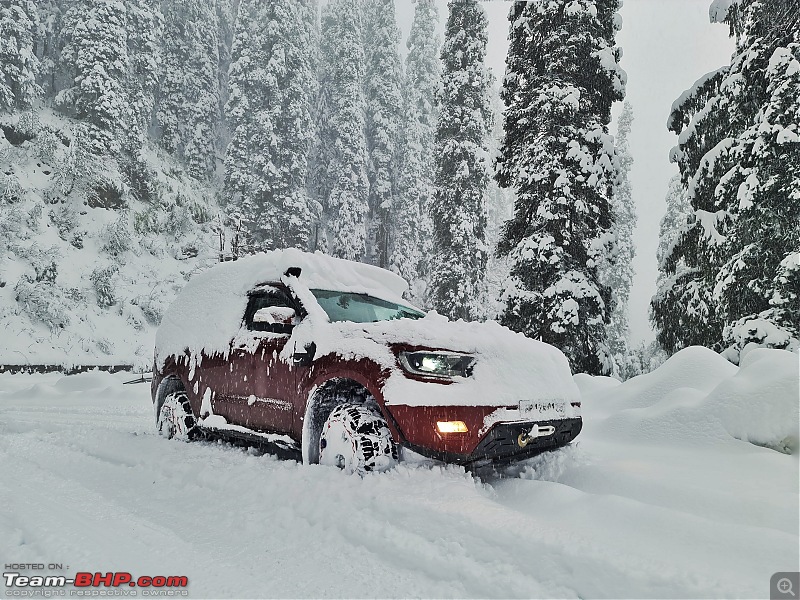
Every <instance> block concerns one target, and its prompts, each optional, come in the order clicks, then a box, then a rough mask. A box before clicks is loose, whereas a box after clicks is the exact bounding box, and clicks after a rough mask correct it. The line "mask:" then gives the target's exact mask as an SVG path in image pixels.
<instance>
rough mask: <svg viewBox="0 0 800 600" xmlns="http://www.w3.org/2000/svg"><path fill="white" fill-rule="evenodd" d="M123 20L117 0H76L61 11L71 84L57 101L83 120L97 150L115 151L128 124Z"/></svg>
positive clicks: (63, 59)
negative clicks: (65, 10) (66, 9)
mask: <svg viewBox="0 0 800 600" xmlns="http://www.w3.org/2000/svg"><path fill="white" fill-rule="evenodd" d="M127 26H128V21H127V10H126V7H125V4H124V3H123V2H121V0H76V2H75V3H74V4H73V5H72V7H71V8H70V9H69V10H68V11H67V13H66V15H65V17H64V31H63V35H64V37H65V39H66V45H65V46H64V49H63V50H62V52H61V62H62V64H63V66H64V69H65V70H66V71H67V72H68V73H70V74H71V78H72V82H73V84H74V85H73V86H72V87H69V88H67V89H65V90H62V91H61V92H59V93H58V95H57V96H56V104H58V105H59V106H61V107H62V109H63V110H65V111H66V112H68V113H70V114H73V115H74V116H75V117H76V118H78V119H81V120H83V121H85V122H86V124H87V125H88V131H89V139H90V144H91V150H92V152H94V153H96V154H102V153H105V152H110V153H112V154H115V153H118V152H119V151H120V150H121V144H120V140H122V139H124V137H125V134H126V130H127V123H128V120H127V118H126V117H127V105H128V97H127V94H126V83H127V78H128V64H129V63H128V48H127Z"/></svg>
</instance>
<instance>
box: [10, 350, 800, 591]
mask: <svg viewBox="0 0 800 600" xmlns="http://www.w3.org/2000/svg"><path fill="white" fill-rule="evenodd" d="M130 378H132V376H131V375H129V374H128V375H126V374H118V375H109V374H106V373H86V374H81V375H73V376H69V377H62V376H60V375H57V374H49V375H8V374H6V375H0V482H2V483H0V506H1V507H2V510H0V559H2V561H3V563H4V564H7V563H12V562H13V563H30V562H34V563H39V562H42V563H51V562H55V563H63V564H64V568H65V573H67V574H74V573H75V572H77V571H112V570H117V571H128V572H131V573H132V574H133V575H134V576H138V575H158V574H161V575H186V576H187V577H188V578H189V588H188V589H189V595H190V597H196V598H200V597H219V598H223V597H224V598H227V597H239V598H250V597H275V596H290V597H398V596H401V597H415V596H416V597H487V598H488V597H502V598H509V597H606V598H627V597H640V598H644V597H658V598H664V597H691V598H699V597H750V598H752V597H767V596H768V594H769V580H770V576H771V575H772V574H773V573H775V572H776V571H793V570H798V562H799V560H800V559H799V558H798V542H799V541H800V540H798V501H799V500H798V456H797V450H796V443H797V442H796V436H797V429H798V408H797V407H798V403H797V401H798V370H797V355H796V354H791V353H788V352H782V351H775V350H755V351H753V352H751V353H749V355H747V356H746V357H745V359H744V360H743V362H742V366H741V368H737V367H734V366H732V365H730V364H728V363H727V362H726V361H724V360H723V359H722V358H720V357H719V356H717V355H715V354H714V353H712V352H711V351H708V350H704V349H699V348H690V349H688V350H684V351H682V352H680V353H678V354H677V355H676V356H674V357H673V358H672V359H670V360H669V361H668V362H667V363H666V364H665V365H663V366H662V367H660V368H659V369H657V370H656V371H655V372H653V373H651V374H648V375H644V376H641V377H638V378H635V379H633V380H630V381H628V382H626V383H624V384H619V383H618V382H615V381H614V380H610V379H606V378H590V377H588V376H582V375H579V376H577V377H576V381H577V382H578V385H579V387H580V388H581V390H582V393H583V411H584V419H585V429H584V432H583V433H582V434H581V435H580V436H579V438H578V441H577V443H576V444H574V445H573V446H571V447H569V448H566V449H563V450H561V451H558V452H554V453H551V454H548V455H544V456H541V457H538V458H536V459H534V460H532V461H530V462H529V463H528V464H527V465H526V466H524V468H521V469H518V470H519V471H521V472H520V473H518V474H517V475H518V476H517V477H509V478H502V479H500V478H497V479H490V480H485V481H481V480H478V479H475V478H473V477H472V476H470V475H469V474H467V473H465V472H464V471H463V470H461V469H459V468H454V467H438V466H435V467H432V466H427V467H425V466H409V465H401V466H399V467H397V468H395V469H393V470H392V471H390V472H388V473H383V474H379V475H370V476H367V477H365V478H363V479H360V478H358V477H354V476H346V475H344V474H342V473H341V472H339V471H337V470H335V469H332V468H328V467H321V466H302V465H299V464H297V463H294V462H287V461H280V460H277V459H275V458H273V457H271V456H269V455H259V454H258V453H255V452H253V451H248V450H243V449H239V448H235V447H232V446H229V445H225V444H211V443H193V444H185V443H181V442H176V441H166V440H164V439H162V438H159V437H158V436H157V435H155V433H154V431H153V415H152V407H151V404H150V399H149V393H148V392H149V389H148V387H147V386H146V385H129V386H123V385H122V381H124V380H126V379H130ZM747 439H749V440H751V441H752V442H755V443H749V442H747V441H744V440H747ZM756 444H764V445H769V446H773V447H787V446H788V447H794V448H795V451H794V452H795V453H794V454H793V455H790V454H784V453H780V452H778V451H776V450H774V449H769V448H767V447H764V446H763V445H756Z"/></svg>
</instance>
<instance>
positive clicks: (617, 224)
mask: <svg viewBox="0 0 800 600" xmlns="http://www.w3.org/2000/svg"><path fill="white" fill-rule="evenodd" d="M631 123H633V107H632V106H631V104H630V103H629V102H625V104H624V106H623V109H622V113H621V114H620V116H619V119H618V120H617V136H616V139H615V143H616V147H617V157H618V160H619V176H618V178H617V181H616V182H615V183H614V188H613V197H612V199H611V214H612V216H613V220H614V224H613V226H612V229H611V231H612V233H613V235H614V240H615V245H614V248H615V250H614V254H613V256H612V257H611V260H608V261H606V262H605V263H603V264H601V269H600V278H601V281H602V282H603V284H604V285H606V286H608V287H609V288H610V289H611V305H612V309H611V321H610V322H609V324H608V326H607V327H606V332H607V335H608V346H609V348H610V349H611V354H612V356H613V357H614V363H615V364H616V365H617V366H618V367H620V368H621V367H622V365H623V364H624V363H625V362H626V361H627V360H628V350H629V346H630V327H629V325H628V299H629V298H630V293H631V286H632V285H633V257H634V255H635V253H636V249H635V247H634V244H633V230H634V229H635V227H636V207H635V206H634V203H633V190H632V189H631V182H630V179H629V177H628V175H629V173H630V170H631V165H632V164H633V157H632V156H631V150H630V144H629V143H628V136H629V135H630V132H631Z"/></svg>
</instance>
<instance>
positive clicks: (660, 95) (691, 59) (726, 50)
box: [396, 0, 733, 342]
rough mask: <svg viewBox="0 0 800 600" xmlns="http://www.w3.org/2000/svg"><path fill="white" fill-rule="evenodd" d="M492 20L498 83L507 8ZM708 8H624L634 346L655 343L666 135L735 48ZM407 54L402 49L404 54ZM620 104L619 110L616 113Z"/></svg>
mask: <svg viewBox="0 0 800 600" xmlns="http://www.w3.org/2000/svg"><path fill="white" fill-rule="evenodd" d="M396 2H397V17H398V25H399V26H400V29H401V31H402V32H403V38H404V39H405V37H406V36H407V35H408V31H409V29H410V28H411V22H412V19H413V17H414V5H413V3H412V0H396ZM482 4H483V5H484V7H485V8H486V11H487V14H488V17H489V45H488V51H487V62H488V64H489V66H490V67H491V69H492V71H494V73H495V76H496V77H497V78H498V80H502V76H503V72H504V70H505V55H506V50H507V48H508V41H507V37H508V20H507V17H508V7H509V5H510V2H507V1H504V0H490V1H487V2H483V3H482ZM710 4H711V0H625V4H624V6H623V8H622V19H623V29H622V31H621V32H620V33H619V35H618V36H617V44H618V45H619V46H621V47H622V49H623V58H622V66H623V68H624V69H625V70H626V71H627V72H628V89H627V99H628V100H629V101H630V102H631V104H633V110H634V118H635V120H634V123H633V128H632V130H631V139H630V144H631V152H632V154H633V158H634V164H633V170H632V173H631V182H632V185H633V195H634V199H635V201H636V207H637V212H638V216H639V222H638V227H637V229H636V233H635V235H634V242H635V244H636V258H635V259H634V267H635V269H636V278H635V280H634V284H633V290H632V292H631V302H630V312H631V314H630V322H631V334H632V337H633V340H634V341H635V342H638V341H641V340H647V341H649V340H651V339H653V337H654V334H653V331H652V329H651V326H650V323H649V321H648V318H647V307H648V305H649V302H650V298H651V296H652V295H653V293H654V292H655V280H656V271H657V267H656V258H655V256H656V248H657V247H658V224H659V221H660V219H661V217H662V215H663V214H664V206H665V205H664V197H665V195H666V192H667V184H668V182H669V179H670V177H672V175H673V174H674V173H676V172H677V167H676V166H675V165H673V164H670V162H669V158H668V154H669V150H670V148H672V146H674V145H675V144H676V142H677V138H676V136H675V135H674V134H672V133H670V132H668V131H667V128H666V122H667V117H668V116H669V110H670V106H671V105H672V102H673V100H675V98H677V97H678V96H679V95H680V93H681V92H682V91H683V90H685V89H686V88H688V87H689V86H691V85H692V83H694V82H695V81H696V80H697V79H699V78H700V77H701V76H702V75H703V74H705V73H707V72H709V71H713V70H716V69H718V68H719V67H721V66H722V65H726V64H728V63H729V62H730V55H731V52H732V51H733V42H732V40H730V39H729V38H728V28H727V26H725V25H719V24H713V25H712V24H711V23H709V20H708V7H709V5H710ZM439 6H440V16H441V27H440V35H442V36H443V35H444V21H445V19H446V18H447V2H446V0H441V2H440V3H439ZM402 49H403V52H404V53H405V50H406V49H405V44H403V46H402ZM620 108H621V104H618V105H617V106H616V107H615V111H614V112H615V114H616V113H618V112H619V109H620ZM612 133H614V131H613V126H612Z"/></svg>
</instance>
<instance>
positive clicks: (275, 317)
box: [253, 306, 297, 325]
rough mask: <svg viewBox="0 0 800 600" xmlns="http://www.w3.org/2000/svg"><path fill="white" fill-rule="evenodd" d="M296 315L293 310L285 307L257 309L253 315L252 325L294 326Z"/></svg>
mask: <svg viewBox="0 0 800 600" xmlns="http://www.w3.org/2000/svg"><path fill="white" fill-rule="evenodd" d="M296 316H297V313H296V312H295V311H294V309H293V308H289V307H286V306H267V307H266V308H259V309H258V310H257V311H256V314H254V315H253V323H263V324H267V325H294V320H295V317H296Z"/></svg>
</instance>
